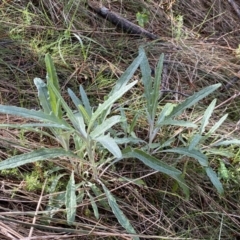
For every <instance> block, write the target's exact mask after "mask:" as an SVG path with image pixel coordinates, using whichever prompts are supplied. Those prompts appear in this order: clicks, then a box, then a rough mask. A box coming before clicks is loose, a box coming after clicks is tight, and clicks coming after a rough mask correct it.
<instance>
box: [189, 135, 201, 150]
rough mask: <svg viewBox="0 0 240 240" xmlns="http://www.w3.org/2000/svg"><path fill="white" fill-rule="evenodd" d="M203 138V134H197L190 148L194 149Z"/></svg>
mask: <svg viewBox="0 0 240 240" xmlns="http://www.w3.org/2000/svg"><path fill="white" fill-rule="evenodd" d="M201 139H202V135H200V134H199V133H197V134H195V135H194V136H193V138H192V140H191V142H190V145H189V147H188V149H189V150H190V151H191V150H193V149H194V148H195V147H196V146H197V145H198V144H199V142H200V140H201Z"/></svg>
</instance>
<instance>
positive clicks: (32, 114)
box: [0, 105, 66, 125]
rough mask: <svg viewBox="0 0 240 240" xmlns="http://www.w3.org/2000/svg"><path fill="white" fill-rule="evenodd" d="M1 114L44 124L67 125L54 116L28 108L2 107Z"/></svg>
mask: <svg viewBox="0 0 240 240" xmlns="http://www.w3.org/2000/svg"><path fill="white" fill-rule="evenodd" d="M0 113H4V114H10V115H14V116H20V117H24V118H32V119H36V120H39V121H44V122H52V123H58V124H63V125H65V124H66V122H65V121H64V120H61V119H58V118H57V117H56V116H54V115H52V114H46V113H44V112H43V111H41V110H39V111H36V110H28V109H26V108H21V107H14V106H5V105H0Z"/></svg>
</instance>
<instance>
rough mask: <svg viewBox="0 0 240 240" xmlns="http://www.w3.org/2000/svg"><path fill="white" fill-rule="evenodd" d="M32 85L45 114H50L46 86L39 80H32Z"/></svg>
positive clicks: (50, 109)
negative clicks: (35, 89)
mask: <svg viewBox="0 0 240 240" xmlns="http://www.w3.org/2000/svg"><path fill="white" fill-rule="evenodd" d="M34 84H35V86H36V87H37V90H38V99H39V101H40V104H41V106H42V108H43V110H44V112H45V113H51V112H52V108H51V105H50V99H49V94H48V89H47V85H46V84H45V83H44V82H43V80H42V79H40V78H34Z"/></svg>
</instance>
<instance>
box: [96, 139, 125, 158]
mask: <svg viewBox="0 0 240 240" xmlns="http://www.w3.org/2000/svg"><path fill="white" fill-rule="evenodd" d="M95 140H96V141H98V142H99V143H101V144H102V145H103V147H105V148H106V149H107V150H108V151H109V152H110V153H112V154H113V155H114V157H115V158H121V157H122V152H121V150H120V148H119V147H118V145H117V144H116V142H115V140H114V139H113V138H111V137H110V136H109V135H102V136H99V137H97V138H95Z"/></svg>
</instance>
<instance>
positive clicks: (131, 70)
mask: <svg viewBox="0 0 240 240" xmlns="http://www.w3.org/2000/svg"><path fill="white" fill-rule="evenodd" d="M143 56H144V55H143V53H139V55H138V57H137V58H135V60H134V61H133V62H132V63H131V65H130V66H129V67H128V68H127V70H126V71H125V72H124V73H123V75H122V76H121V77H120V78H119V79H118V80H117V82H116V85H115V87H114V88H113V91H112V92H111V94H110V96H111V95H113V94H115V93H116V92H118V91H119V90H121V89H122V87H124V86H126V85H127V83H128V82H129V80H130V79H131V78H132V76H133V74H134V72H135V71H136V70H137V68H138V67H139V65H140V63H141V61H142V59H143Z"/></svg>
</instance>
